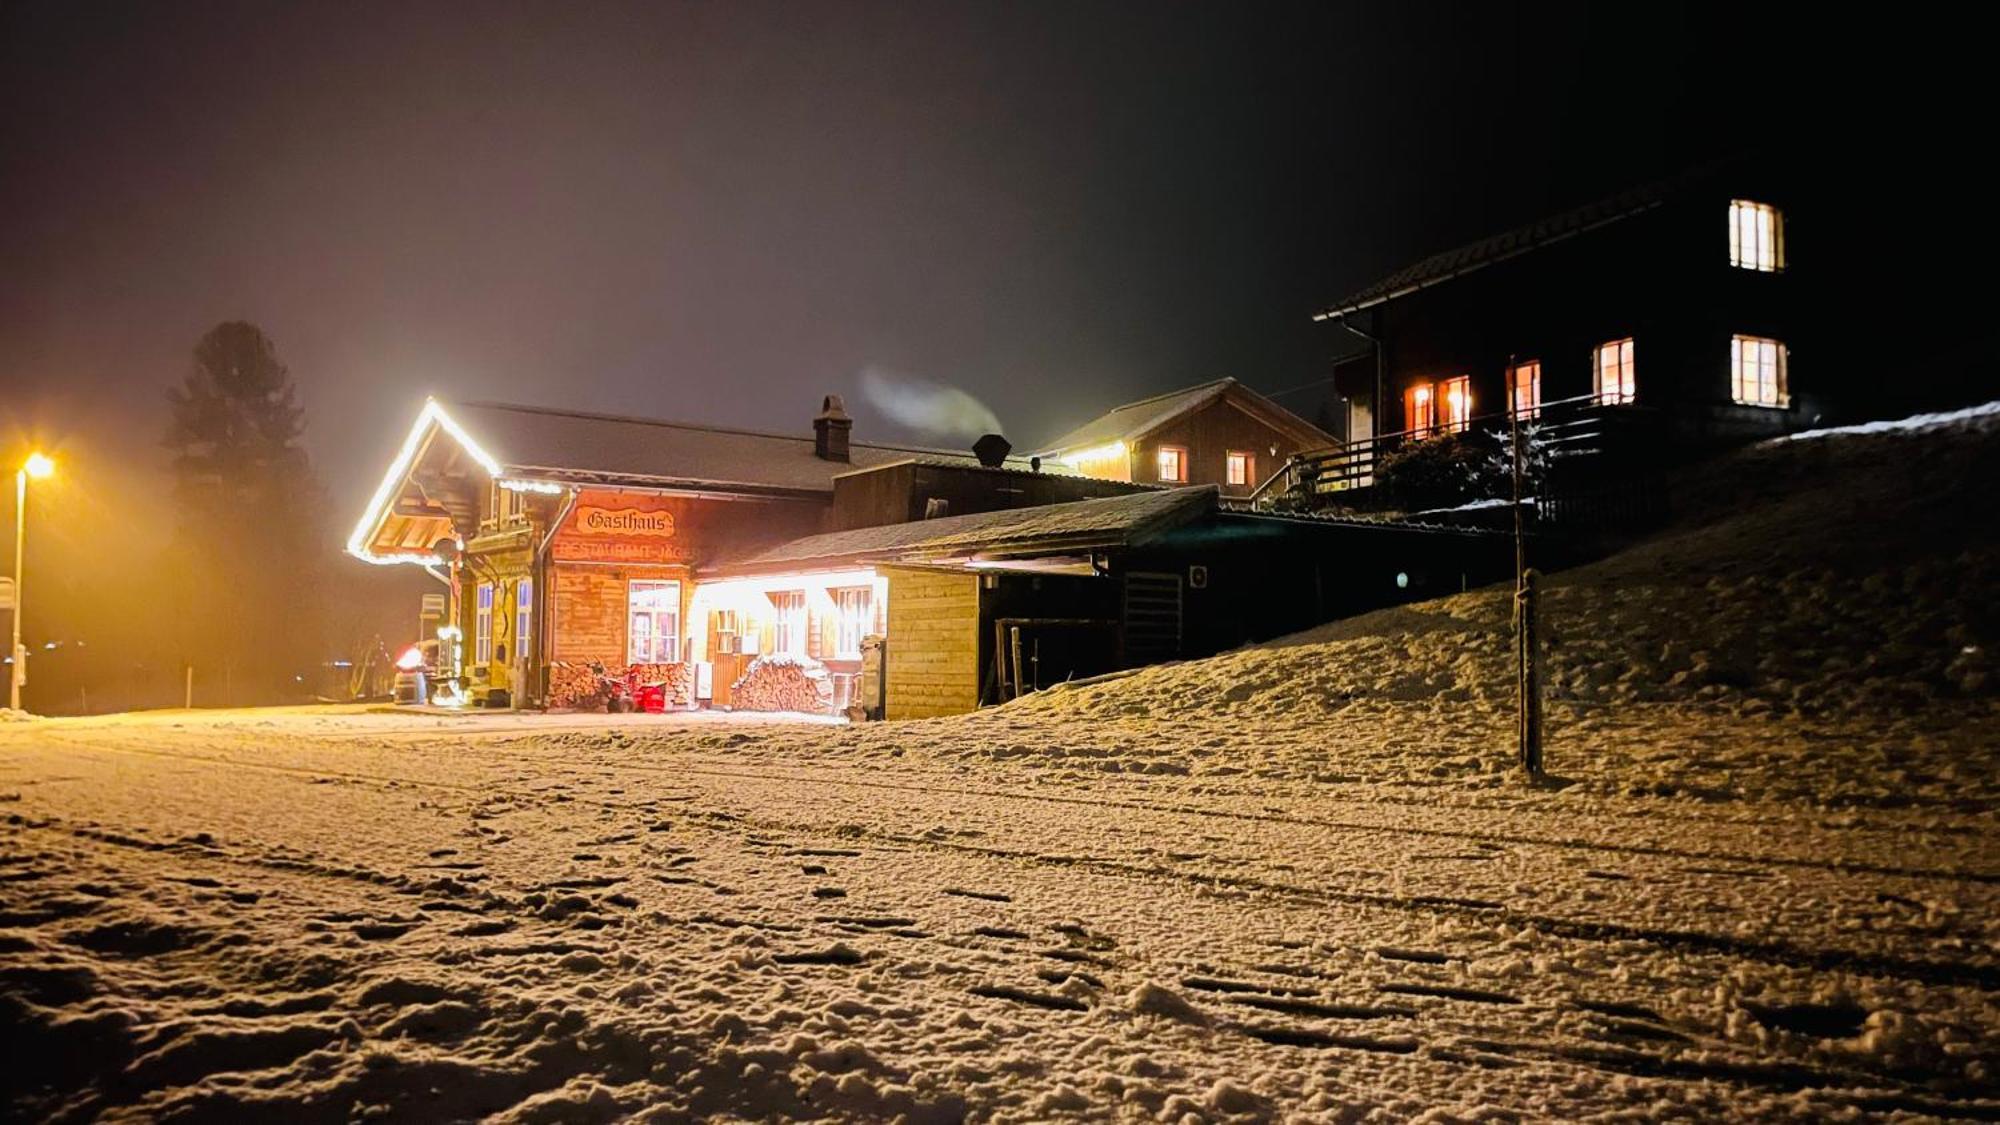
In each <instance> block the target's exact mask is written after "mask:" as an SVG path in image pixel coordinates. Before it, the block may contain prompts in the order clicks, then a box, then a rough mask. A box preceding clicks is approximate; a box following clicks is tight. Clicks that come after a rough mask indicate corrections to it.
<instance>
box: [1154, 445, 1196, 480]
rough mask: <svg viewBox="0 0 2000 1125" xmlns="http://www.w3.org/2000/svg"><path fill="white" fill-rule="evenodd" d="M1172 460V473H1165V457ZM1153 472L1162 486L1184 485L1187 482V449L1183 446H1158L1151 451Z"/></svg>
mask: <svg viewBox="0 0 2000 1125" xmlns="http://www.w3.org/2000/svg"><path fill="white" fill-rule="evenodd" d="M1168 454H1172V455H1173V458H1174V472H1175V474H1176V475H1174V476H1168V475H1167V472H1166V468H1167V466H1166V459H1167V455H1168ZM1153 472H1154V474H1155V475H1156V476H1157V477H1158V479H1159V481H1160V483H1162V484H1186V483H1187V480H1188V448H1187V446H1185V445H1159V446H1156V447H1154V449H1153Z"/></svg>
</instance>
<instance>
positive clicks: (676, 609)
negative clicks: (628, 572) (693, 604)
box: [625, 578, 685, 665]
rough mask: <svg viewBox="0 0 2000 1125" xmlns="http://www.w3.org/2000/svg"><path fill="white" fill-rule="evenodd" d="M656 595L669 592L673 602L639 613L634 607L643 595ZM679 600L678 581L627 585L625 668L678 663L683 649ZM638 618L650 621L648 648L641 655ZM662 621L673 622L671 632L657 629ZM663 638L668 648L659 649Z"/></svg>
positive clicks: (637, 580)
mask: <svg viewBox="0 0 2000 1125" xmlns="http://www.w3.org/2000/svg"><path fill="white" fill-rule="evenodd" d="M655 591H671V592H672V595H673V598H672V602H671V604H670V606H668V607H666V608H661V607H657V606H655V607H651V608H646V609H641V608H640V607H639V605H638V604H637V600H636V598H637V595H638V594H640V593H642V592H644V593H651V592H655ZM682 597H683V592H682V590H681V581H680V579H678V578H633V579H628V580H627V581H626V583H625V663H626V664H628V665H631V664H678V663H680V662H681V656H682V645H683V644H684V642H685V638H684V637H683V636H682V635H681V608H682V606H681V601H682ZM641 615H644V616H645V617H647V618H648V619H649V620H648V622H647V638H646V639H647V642H648V646H647V649H646V651H645V652H644V653H643V654H642V653H641V652H640V650H639V630H638V628H637V622H638V620H639V618H640V617H641ZM661 618H667V619H669V620H671V621H672V622H673V628H672V629H671V630H670V631H663V630H661V629H660V619H661ZM662 638H665V639H666V640H667V642H668V644H667V645H666V646H662V644H661V640H662ZM663 651H664V652H666V653H667V656H666V658H665V659H660V653H661V652H663ZM642 657H643V658H642Z"/></svg>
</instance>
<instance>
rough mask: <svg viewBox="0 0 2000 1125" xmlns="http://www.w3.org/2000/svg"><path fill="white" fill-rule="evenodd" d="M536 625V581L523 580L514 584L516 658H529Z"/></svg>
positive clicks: (530, 579)
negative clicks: (529, 649) (530, 637)
mask: <svg viewBox="0 0 2000 1125" xmlns="http://www.w3.org/2000/svg"><path fill="white" fill-rule="evenodd" d="M534 625H535V580H534V579H532V578H523V579H521V580H520V581H518V582H516V583H514V657H515V659H517V660H526V659H527V658H528V638H529V636H531V635H532V634H533V633H534Z"/></svg>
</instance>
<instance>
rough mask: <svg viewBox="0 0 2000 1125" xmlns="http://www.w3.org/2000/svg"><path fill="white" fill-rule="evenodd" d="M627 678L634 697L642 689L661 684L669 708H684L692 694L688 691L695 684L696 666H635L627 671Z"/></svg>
mask: <svg viewBox="0 0 2000 1125" xmlns="http://www.w3.org/2000/svg"><path fill="white" fill-rule="evenodd" d="M625 678H626V681H627V682H628V683H629V684H630V685H631V690H632V694H633V696H634V697H637V695H638V694H639V689H640V688H642V687H648V686H650V685H652V684H660V685H662V686H663V687H664V688H665V689H666V694H667V706H668V707H670V708H672V707H683V706H686V704H687V701H688V698H689V696H690V694H691V693H690V692H689V690H688V689H689V688H690V687H691V686H693V684H694V665H692V664H634V665H632V666H631V668H629V669H627V670H626V673H625Z"/></svg>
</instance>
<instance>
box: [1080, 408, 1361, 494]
mask: <svg viewBox="0 0 2000 1125" xmlns="http://www.w3.org/2000/svg"><path fill="white" fill-rule="evenodd" d="M1337 444H1339V439H1337V438H1335V437H1334V436H1333V435H1331V434H1329V433H1327V432H1325V431H1324V430H1321V429H1320V428H1319V427H1317V426H1315V425H1313V424H1312V423H1310V422H1308V421H1306V420H1305V419H1303V418H1301V417H1299V416H1298V415H1296V414H1294V413H1292V412H1291V411H1289V410H1286V409H1285V408H1284V407H1282V406H1280V405H1278V404H1277V403H1276V402H1273V401H1272V400H1271V399H1268V398H1266V397H1264V396H1263V395H1260V394H1258V393H1257V392H1255V391H1253V390H1251V389H1249V388H1248V387H1245V386H1244V385H1243V384H1241V383H1239V382H1237V381H1236V380H1234V379H1220V380H1217V381H1215V382H1213V383H1204V384H1202V385H1200V386H1197V387H1189V388H1186V389H1184V390H1180V391H1174V392H1171V393H1169V394H1164V395H1156V396H1154V397H1153V398H1149V399H1141V400H1139V401H1138V402H1130V403H1126V404H1125V405H1123V406H1119V407H1115V408H1113V409H1112V410H1110V411H1108V412H1106V413H1104V414H1102V415H1100V416H1099V417H1097V418H1096V419H1094V420H1092V421H1091V422H1089V423H1088V424H1086V425H1083V426H1079V427H1077V428H1076V429H1074V430H1071V431H1070V432H1069V433H1067V434H1064V435H1063V436H1062V437H1060V438H1057V439H1056V440H1055V441H1054V442H1052V443H1050V445H1049V446H1048V447H1047V449H1046V451H1045V452H1044V453H1043V454H1042V457H1043V458H1044V459H1045V460H1050V461H1054V462H1058V463H1061V464H1064V465H1067V466H1068V467H1070V468H1072V469H1074V470H1075V471H1077V472H1079V473H1082V474H1084V475H1086V476H1091V477H1097V478H1100V479H1103V480H1110V481H1128V482H1133V483H1138V484H1151V485H1168V486H1175V485H1214V486H1216V487H1217V488H1219V489H1221V490H1222V493H1223V495H1225V496H1230V497H1247V496H1249V495H1250V494H1251V493H1253V492H1254V491H1256V489H1257V487H1258V486H1259V485H1260V484H1262V483H1263V482H1264V481H1266V480H1268V479H1270V477H1271V476H1272V474H1274V473H1276V472H1277V471H1278V469H1279V468H1281V467H1282V466H1283V465H1284V464H1285V462H1286V461H1287V460H1289V459H1290V458H1291V457H1292V456H1293V455H1295V454H1298V453H1303V452H1306V451H1308V450H1315V449H1325V448H1327V447H1329V446H1334V445H1337Z"/></svg>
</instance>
